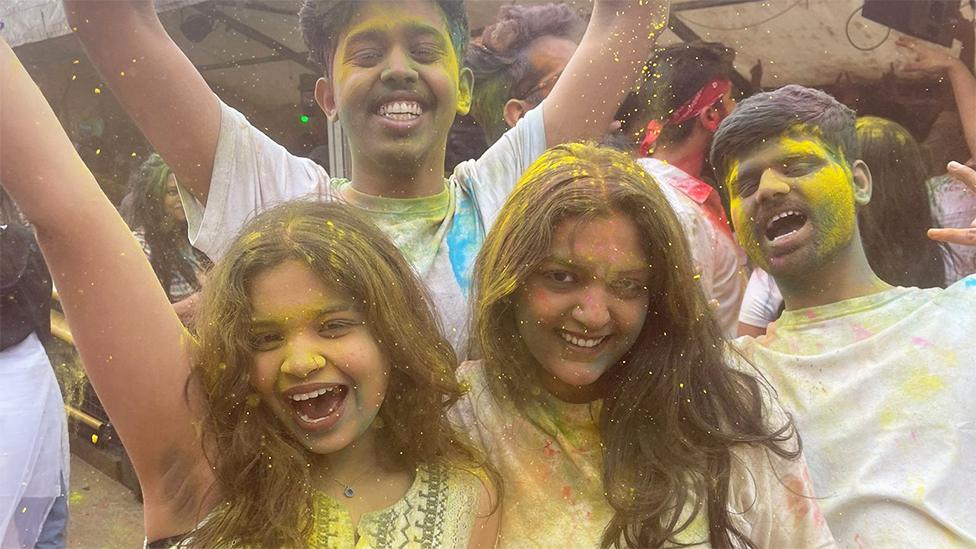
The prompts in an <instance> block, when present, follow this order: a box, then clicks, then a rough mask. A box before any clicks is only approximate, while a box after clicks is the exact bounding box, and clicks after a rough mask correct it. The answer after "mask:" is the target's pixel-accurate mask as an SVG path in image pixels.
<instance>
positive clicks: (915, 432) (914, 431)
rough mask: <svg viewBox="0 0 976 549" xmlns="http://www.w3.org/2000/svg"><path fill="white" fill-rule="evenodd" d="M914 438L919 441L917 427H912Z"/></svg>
mask: <svg viewBox="0 0 976 549" xmlns="http://www.w3.org/2000/svg"><path fill="white" fill-rule="evenodd" d="M912 440H914V441H915V442H918V431H916V430H915V429H912Z"/></svg>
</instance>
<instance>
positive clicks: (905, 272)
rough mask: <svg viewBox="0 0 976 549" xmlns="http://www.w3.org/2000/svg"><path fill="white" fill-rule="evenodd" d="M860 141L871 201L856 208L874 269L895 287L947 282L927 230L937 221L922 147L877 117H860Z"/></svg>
mask: <svg viewBox="0 0 976 549" xmlns="http://www.w3.org/2000/svg"><path fill="white" fill-rule="evenodd" d="M857 141H858V147H859V148H860V150H861V160H863V161H864V162H865V163H866V164H867V165H868V168H869V169H870V170H871V180H872V182H873V185H872V191H871V202H869V203H868V205H867V206H865V207H863V208H861V209H860V211H859V212H858V227H859V228H860V231H861V241H862V242H863V243H864V252H865V254H866V255H867V257H868V263H870V265H871V269H873V270H874V272H875V273H876V274H877V275H878V276H879V277H880V278H881V280H884V281H885V282H887V283H889V284H893V285H896V286H917V287H919V288H933V287H936V286H941V287H944V286H945V282H946V281H945V264H944V263H943V256H942V251H941V249H940V248H939V245H938V244H937V243H936V242H935V241H933V240H931V239H929V238H928V237H927V236H926V234H925V231H926V230H927V229H928V228H929V227H933V226H934V225H933V224H932V212H931V210H930V209H929V199H928V191H927V188H926V185H925V180H926V173H927V171H928V170H927V169H926V165H925V161H924V159H923V155H922V149H921V147H920V146H919V144H918V142H916V141H915V138H913V137H912V135H911V134H910V133H909V132H908V130H906V129H905V128H904V127H902V126H901V125H899V124H896V123H895V122H892V121H891V120H886V119H884V118H878V117H875V116H864V117H861V118H858V119H857Z"/></svg>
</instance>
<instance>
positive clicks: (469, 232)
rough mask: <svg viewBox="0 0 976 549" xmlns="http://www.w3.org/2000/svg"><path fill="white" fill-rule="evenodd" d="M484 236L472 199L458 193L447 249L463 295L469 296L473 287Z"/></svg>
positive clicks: (448, 234)
mask: <svg viewBox="0 0 976 549" xmlns="http://www.w3.org/2000/svg"><path fill="white" fill-rule="evenodd" d="M483 240H484V235H483V234H482V231H481V229H480V223H479V219H478V212H477V211H476V210H475V208H474V204H473V203H472V201H471V199H470V198H469V197H468V196H466V195H463V194H461V193H458V203H457V209H456V211H455V213H454V220H453V223H451V228H450V229H449V230H448V233H447V248H448V253H449V256H450V258H451V267H452V268H453V271H454V278H455V280H457V283H458V286H460V287H461V291H462V293H463V294H464V295H465V296H467V295H468V289H469V288H470V287H471V275H472V271H473V270H474V260H475V257H476V256H477V255H478V250H479V249H480V248H481V244H482V241H483Z"/></svg>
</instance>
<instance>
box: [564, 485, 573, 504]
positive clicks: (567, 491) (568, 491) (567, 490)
mask: <svg viewBox="0 0 976 549" xmlns="http://www.w3.org/2000/svg"><path fill="white" fill-rule="evenodd" d="M563 499H564V500H566V501H568V502H570V503H572V502H573V489H572V488H571V487H569V486H563Z"/></svg>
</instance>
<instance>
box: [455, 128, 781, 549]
mask: <svg viewBox="0 0 976 549" xmlns="http://www.w3.org/2000/svg"><path fill="white" fill-rule="evenodd" d="M618 212H619V213H620V214H623V215H625V216H627V217H629V218H630V219H631V221H633V223H634V224H635V225H636V226H637V228H638V232H639V234H641V235H643V237H644V239H645V242H646V246H647V249H646V251H647V257H648V258H649V264H650V266H651V268H652V273H653V274H654V276H653V278H652V282H651V284H650V285H649V288H648V289H649V290H650V292H649V293H650V295H649V297H648V311H647V319H646V321H645V323H644V326H643V328H642V330H641V332H640V334H639V335H638V338H637V340H636V341H635V342H634V344H633V346H632V347H631V348H630V349H629V350H628V351H627V353H626V354H625V355H624V356H622V357H621V358H620V360H619V361H618V362H617V364H616V365H614V366H613V367H612V368H611V370H609V371H608V372H607V374H605V375H608V376H610V377H609V381H608V384H607V385H608V389H607V392H606V394H605V396H604V400H603V408H602V411H601V413H600V418H599V428H600V434H601V438H602V443H603V485H604V487H605V492H606V495H607V499H608V501H609V503H610V505H611V506H612V507H613V509H614V512H615V513H614V517H613V519H612V520H611V522H610V524H609V525H608V526H607V529H606V530H605V532H604V535H603V542H602V545H603V547H610V546H616V547H620V546H627V547H660V546H662V545H666V544H667V543H669V542H670V540H672V539H673V538H674V536H675V535H676V534H678V533H680V532H682V531H683V530H684V529H686V528H687V527H688V526H689V525H690V524H692V522H693V521H694V520H695V518H696V516H697V514H698V513H699V512H701V508H704V510H705V512H706V513H707V517H708V522H709V533H710V539H711V544H712V546H713V547H720V548H729V547H741V546H745V547H755V544H754V543H753V542H752V541H751V540H749V539H748V537H747V536H746V535H745V534H743V533H742V532H740V531H738V530H737V528H736V527H735V526H734V523H733V521H732V517H731V514H730V511H729V508H728V497H729V482H730V471H731V462H732V454H731V450H732V448H733V447H734V446H736V445H738V444H753V445H758V446H763V447H765V448H767V449H769V451H771V452H773V453H775V454H777V455H779V456H782V457H785V458H789V459H795V458H797V457H798V456H799V453H800V450H799V439H798V437H797V435H796V430H795V427H794V425H793V422H792V419H790V418H787V420H786V421H785V423H784V424H783V425H781V426H775V427H774V428H771V427H770V426H769V424H770V423H773V422H772V421H770V419H769V418H770V415H769V414H768V413H767V412H768V411H769V410H768V408H767V406H765V402H766V396H767V393H766V392H765V390H764V389H763V387H764V386H763V385H761V384H760V382H759V380H758V379H757V378H756V377H754V376H753V375H752V374H750V373H746V372H744V371H741V370H740V369H735V368H732V367H730V365H729V360H730V357H729V356H727V355H726V347H725V345H724V344H723V338H722V335H721V330H720V329H719V327H718V325H717V323H716V321H715V320H714V318H713V316H712V314H711V313H710V309H709V306H708V303H707V301H706V299H705V297H704V294H703V293H702V291H701V289H700V287H699V286H698V285H697V284H689V281H692V280H693V279H694V271H693V269H692V266H691V262H690V260H689V259H688V258H690V257H691V253H690V251H689V249H688V244H687V241H686V239H685V238H684V236H683V233H682V229H681V226H680V224H679V223H678V220H677V218H676V217H675V215H674V213H673V211H672V209H671V207H670V206H669V205H668V202H667V199H666V198H665V197H664V195H663V194H661V191H660V190H659V189H658V186H657V185H656V184H655V183H654V181H653V180H652V179H651V177H650V175H648V174H647V172H645V171H644V170H643V169H642V168H641V167H640V166H638V165H637V164H636V163H634V162H633V160H632V159H631V157H630V156H628V155H627V154H625V153H622V152H619V151H614V150H611V149H608V148H603V147H596V146H593V145H589V144H581V143H575V144H567V145H560V146H557V147H554V148H552V149H550V150H549V151H547V152H546V153H545V154H543V155H542V156H541V157H539V159H538V160H537V161H536V162H535V163H534V164H533V165H532V166H531V167H530V168H529V169H528V170H527V171H526V173H525V175H524V176H523V177H522V179H521V180H520V181H519V184H518V186H517V188H516V190H515V191H514V193H513V194H512V195H511V196H510V197H509V199H508V201H507V202H506V204H505V206H504V208H503V209H502V211H501V213H500V215H499V217H498V221H497V222H496V224H495V226H494V228H493V229H492V231H491V232H490V233H489V234H488V236H487V238H486V240H485V244H484V247H483V248H482V250H481V253H480V255H479V256H478V260H477V262H476V270H475V285H474V300H473V302H472V303H473V313H472V314H473V318H474V322H475V329H474V330H473V332H472V337H473V338H474V339H473V342H472V343H473V346H474V347H476V348H477V350H478V351H479V352H480V353H481V356H482V357H483V360H484V362H485V370H486V371H490V372H492V373H493V375H492V376H489V378H488V379H489V387H490V389H491V391H492V393H493V394H494V395H495V396H496V397H498V398H500V399H504V400H507V401H510V402H512V403H513V404H514V405H515V406H516V407H519V408H522V407H524V406H525V404H526V403H529V402H531V401H532V400H533V399H535V398H538V397H536V396H535V395H537V394H538V391H539V383H538V381H537V377H536V376H537V371H538V369H539V368H541V366H539V364H538V362H537V361H536V359H535V358H534V357H533V356H532V354H531V352H530V351H529V349H528V348H527V346H526V344H525V342H524V341H523V340H522V338H521V336H520V335H519V332H518V327H517V321H516V316H515V304H514V303H515V300H514V296H515V294H516V292H518V291H519V288H521V287H522V286H523V285H524V284H525V281H526V280H527V279H528V278H529V276H531V275H532V273H533V272H534V271H535V270H536V268H537V266H538V265H539V264H540V263H542V262H543V261H544V260H545V259H546V258H547V257H548V255H549V249H550V245H551V242H552V240H553V232H554V230H555V228H556V227H557V226H558V225H559V224H560V223H561V222H563V221H565V220H569V219H591V218H593V217H599V216H606V215H612V214H614V213H618ZM743 360H744V359H743ZM696 503H701V504H702V505H701V506H700V507H699V506H698V505H696ZM686 507H690V508H691V512H690V514H689V515H683V514H682V510H684V509H685V508H686ZM682 516H685V517H686V518H685V519H682V518H681V517H682Z"/></svg>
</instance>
